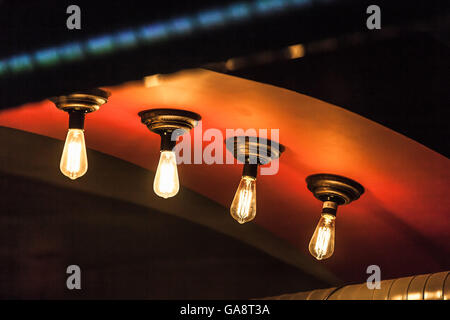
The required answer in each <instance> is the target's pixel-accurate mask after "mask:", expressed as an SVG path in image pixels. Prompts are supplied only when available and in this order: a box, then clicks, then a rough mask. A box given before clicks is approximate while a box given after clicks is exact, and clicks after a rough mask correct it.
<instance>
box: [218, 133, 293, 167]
mask: <svg viewBox="0 0 450 320" xmlns="http://www.w3.org/2000/svg"><path fill="white" fill-rule="evenodd" d="M225 144H226V147H227V149H228V150H229V151H230V152H231V153H232V154H233V156H234V157H235V158H236V159H238V160H239V161H240V162H243V163H254V164H262V165H264V164H267V163H269V162H271V161H272V160H274V159H277V158H279V157H280V156H281V153H282V152H284V151H285V149H286V148H285V147H284V146H283V145H282V144H279V143H278V142H275V141H272V140H269V139H265V138H258V137H250V136H236V137H231V138H228V139H226V140H225Z"/></svg>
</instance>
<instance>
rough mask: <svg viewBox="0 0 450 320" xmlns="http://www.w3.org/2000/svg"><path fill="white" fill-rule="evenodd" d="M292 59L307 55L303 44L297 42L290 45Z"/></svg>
mask: <svg viewBox="0 0 450 320" xmlns="http://www.w3.org/2000/svg"><path fill="white" fill-rule="evenodd" d="M288 50H289V55H290V58H291V59H298V58H301V57H303V56H304V55H305V48H304V47H303V46H302V45H301V44H295V45H292V46H290V47H288Z"/></svg>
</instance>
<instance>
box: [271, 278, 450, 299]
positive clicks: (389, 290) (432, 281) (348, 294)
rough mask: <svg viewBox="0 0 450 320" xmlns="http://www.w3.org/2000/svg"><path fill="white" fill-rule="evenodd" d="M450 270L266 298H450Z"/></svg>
mask: <svg viewBox="0 0 450 320" xmlns="http://www.w3.org/2000/svg"><path fill="white" fill-rule="evenodd" d="M449 274H450V271H444V272H438V273H429V274H422V275H417V276H411V277H404V278H397V279H391V280H383V281H381V288H380V289H369V288H367V284H366V283H361V284H352V285H346V286H343V287H334V288H328V289H317V290H313V291H306V292H297V293H291V294H284V295H281V296H275V297H269V298H265V300H449V299H450V277H449Z"/></svg>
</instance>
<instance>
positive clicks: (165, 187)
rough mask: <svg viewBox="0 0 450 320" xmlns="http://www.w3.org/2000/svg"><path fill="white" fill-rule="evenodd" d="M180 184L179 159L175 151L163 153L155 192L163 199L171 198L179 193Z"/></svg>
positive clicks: (156, 177)
mask: <svg viewBox="0 0 450 320" xmlns="http://www.w3.org/2000/svg"><path fill="white" fill-rule="evenodd" d="M179 189H180V182H179V181H178V169H177V159H176V156H175V152H173V151H161V157H160V158H159V164H158V169H157V170H156V176H155V180H154V182H153V190H154V191H155V193H156V194H157V195H158V196H160V197H162V198H165V199H167V198H170V197H173V196H174V195H176V194H177V193H178V190H179Z"/></svg>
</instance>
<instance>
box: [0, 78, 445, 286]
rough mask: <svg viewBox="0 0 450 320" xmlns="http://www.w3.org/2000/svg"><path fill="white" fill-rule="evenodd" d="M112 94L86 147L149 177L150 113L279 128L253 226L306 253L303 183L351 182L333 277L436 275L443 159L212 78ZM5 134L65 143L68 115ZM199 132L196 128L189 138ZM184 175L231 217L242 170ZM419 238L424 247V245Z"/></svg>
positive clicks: (346, 117)
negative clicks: (368, 270)
mask: <svg viewBox="0 0 450 320" xmlns="http://www.w3.org/2000/svg"><path fill="white" fill-rule="evenodd" d="M107 89H108V90H110V91H111V93H112V96H111V97H110V99H109V102H108V104H107V107H105V108H100V110H99V111H97V112H94V113H92V114H91V115H89V119H88V127H89V147H90V148H92V149H94V150H98V151H101V152H103V153H106V154H109V155H112V156H115V157H118V158H121V159H124V160H126V161H129V162H131V163H134V164H136V165H138V166H141V167H144V168H147V169H149V170H152V171H154V170H155V164H156V163H158V160H159V156H160V154H159V153H158V152H157V151H156V152H155V150H158V149H159V145H160V138H159V137H158V136H157V135H150V134H149V132H148V129H147V128H145V126H143V125H141V124H140V123H139V121H140V120H139V118H138V117H137V113H138V112H139V111H141V110H142V109H143V106H145V108H153V107H161V108H174V107H180V108H183V109H188V110H191V111H194V112H197V113H199V114H201V115H202V117H203V121H202V130H203V132H205V130H207V129H209V128H217V129H219V130H221V131H222V132H223V133H225V130H226V129H229V128H243V129H248V128H257V129H259V128H266V129H267V128H268V129H270V128H278V129H280V142H281V143H283V144H284V145H285V146H286V147H287V151H286V152H285V153H284V154H283V157H282V158H281V159H280V171H279V173H278V174H277V175H275V176H260V177H258V219H256V221H255V222H256V223H257V224H258V225H259V226H260V227H263V228H265V229H267V230H268V231H269V232H272V233H274V234H275V235H276V236H278V237H280V238H281V239H282V240H284V241H287V242H289V243H290V244H292V245H293V246H295V247H296V248H298V249H299V250H300V251H302V252H304V250H305V248H306V246H307V245H308V240H309V239H308V237H309V235H310V234H311V232H312V231H313V230H312V228H313V226H314V224H315V223H317V221H316V219H317V216H316V214H317V213H318V210H319V209H318V206H319V205H320V203H319V202H318V201H317V200H316V199H314V197H312V196H311V193H310V192H309V191H308V190H307V189H306V184H305V177H306V176H308V175H310V174H313V173H321V172H331V173H335V174H339V175H343V176H347V177H352V178H354V179H356V180H357V181H358V182H360V183H361V184H362V185H364V187H365V188H366V190H367V193H366V194H365V195H364V196H363V197H361V199H359V200H358V201H355V202H354V203H352V204H351V205H349V206H344V207H343V208H342V209H341V212H340V214H339V218H338V219H339V227H338V230H337V232H338V235H337V237H338V239H337V240H338V241H339V250H336V252H335V254H334V255H333V257H332V258H331V260H332V261H331V260H329V261H330V264H329V265H330V267H331V268H333V271H334V272H336V273H337V274H338V275H341V276H347V279H350V280H351V279H352V277H356V276H358V277H360V275H355V274H354V272H353V270H349V269H348V268H347V267H346V266H347V265H348V257H349V256H350V255H351V258H352V264H354V265H358V264H359V265H368V264H370V263H373V261H376V262H377V263H379V264H380V265H383V264H386V265H389V271H386V273H383V277H386V278H388V277H389V276H390V274H389V273H387V272H390V273H391V275H392V277H398V276H399V275H404V274H421V273H427V272H430V271H433V270H441V268H442V263H443V262H442V259H443V258H442V250H441V249H440V248H439V246H441V245H442V243H443V242H442V239H444V238H445V235H447V234H448V230H450V219H448V208H449V207H450V197H448V192H449V189H450V185H449V184H450V160H449V159H447V158H446V157H444V156H442V155H440V154H438V153H436V152H434V151H432V150H430V149H428V148H427V147H425V146H423V145H421V144H420V143H417V142H415V141H413V140H411V139H409V138H407V137H405V136H403V135H401V134H398V133H396V132H394V131H392V130H390V129H388V128H386V127H383V126H382V125H380V124H378V123H375V122H373V121H370V120H368V119H366V118H363V117H361V116H359V115H357V114H355V113H352V112H349V111H347V110H345V109H343V108H341V107H338V106H334V105H331V104H329V103H326V102H323V101H320V100H318V99H315V98H312V97H308V96H305V95H302V94H300V93H297V92H292V91H289V90H286V89H281V88H277V87H275V86H272V85H266V84H262V83H257V82H255V81H250V80H245V79H240V78H237V77H233V76H229V75H225V74H220V73H217V72H211V71H206V70H189V71H183V72H180V73H176V74H174V75H171V76H170V77H168V78H166V77H165V76H164V81H162V82H161V83H160V84H159V85H157V86H153V87H150V88H148V87H146V86H145V85H144V83H143V82H135V83H127V84H124V85H122V86H118V87H113V88H107ZM343 107H345V106H343ZM0 125H3V126H7V127H12V128H17V129H21V130H26V131H29V132H34V133H37V134H42V135H45V136H49V137H53V138H56V139H61V137H63V136H64V134H65V132H66V130H67V129H66V128H67V127H66V126H67V115H66V114H65V113H64V112H61V111H60V110H58V109H57V108H55V106H54V104H52V103H51V102H49V101H43V102H37V103H31V104H27V105H24V106H22V107H20V108H15V109H9V110H4V111H2V112H0ZM199 132H201V130H200V128H195V129H194V130H192V132H191V135H192V136H193V135H194V134H195V133H199ZM206 144H207V143H205V145H206ZM183 167H184V168H183V173H182V174H183V179H182V181H183V186H185V187H187V188H190V189H191V190H193V191H196V192H199V193H200V194H202V195H204V196H206V197H209V198H210V199H212V200H213V201H216V202H218V203H220V204H222V206H224V207H225V208H228V207H229V206H230V200H231V199H233V196H234V194H235V192H236V184H237V181H236V179H237V177H239V176H240V175H241V170H242V167H241V166H239V165H216V164H212V165H206V164H201V165H187V166H183ZM99 169H100V168H99ZM178 169H179V170H180V168H178ZM180 174H181V172H180ZM150 183H151V182H150ZM430 206H432V210H431V209H430ZM415 234H419V235H421V238H422V237H423V238H424V239H427V242H426V243H420V241H418V239H415V238H414V235H415ZM434 244H439V246H437V248H435V247H434ZM445 246H447V247H448V244H447V243H445V244H444V248H446V247H445ZM367 248H370V250H367ZM399 252H401V255H399V254H398V253H399ZM306 253H307V252H306ZM299 254H300V253H299ZM424 261H426V268H424ZM331 262H332V263H331ZM357 280H358V279H355V281H357Z"/></svg>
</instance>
